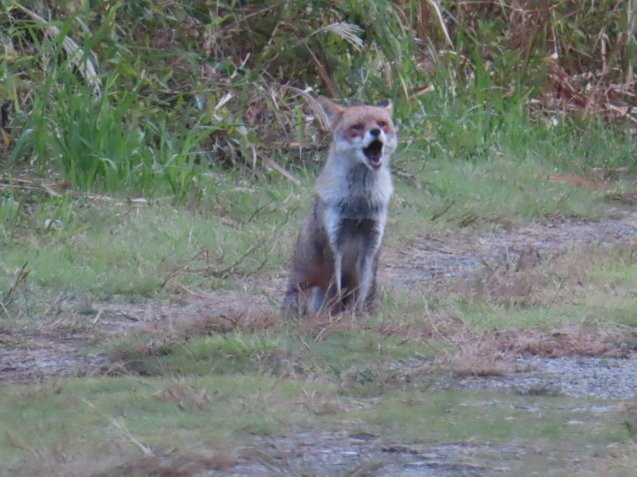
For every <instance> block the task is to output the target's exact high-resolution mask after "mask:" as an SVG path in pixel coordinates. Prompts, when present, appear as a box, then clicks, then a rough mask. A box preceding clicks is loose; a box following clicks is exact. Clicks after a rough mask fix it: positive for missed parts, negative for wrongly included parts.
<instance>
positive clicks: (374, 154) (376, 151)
mask: <svg viewBox="0 0 637 477" xmlns="http://www.w3.org/2000/svg"><path fill="white" fill-rule="evenodd" d="M363 152H364V153H365V156H367V160H368V161H369V164H370V165H371V166H372V167H380V165H381V163H382V155H383V143H382V142H381V141H378V140H376V141H372V142H371V143H370V145H369V146H367V147H366V148H365V149H363Z"/></svg>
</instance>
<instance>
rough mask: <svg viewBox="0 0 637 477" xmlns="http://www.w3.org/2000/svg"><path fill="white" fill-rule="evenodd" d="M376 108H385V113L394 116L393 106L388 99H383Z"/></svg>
mask: <svg viewBox="0 0 637 477" xmlns="http://www.w3.org/2000/svg"><path fill="white" fill-rule="evenodd" d="M376 107H377V108H385V109H386V110H387V112H388V113H389V114H390V116H391V115H392V114H394V105H393V104H392V102H391V101H390V100H388V99H383V100H382V101H381V102H380V103H378V104H377V105H376Z"/></svg>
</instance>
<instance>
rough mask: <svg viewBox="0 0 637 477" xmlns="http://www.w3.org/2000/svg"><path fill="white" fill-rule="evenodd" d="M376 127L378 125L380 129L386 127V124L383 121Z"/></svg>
mask: <svg viewBox="0 0 637 477" xmlns="http://www.w3.org/2000/svg"><path fill="white" fill-rule="evenodd" d="M378 125H379V126H380V127H381V128H384V127H385V126H387V123H386V122H385V121H378Z"/></svg>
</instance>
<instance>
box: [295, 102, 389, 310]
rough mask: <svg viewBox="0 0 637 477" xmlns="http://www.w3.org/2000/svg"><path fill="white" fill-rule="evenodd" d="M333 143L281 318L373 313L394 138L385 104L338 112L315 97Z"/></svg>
mask: <svg viewBox="0 0 637 477" xmlns="http://www.w3.org/2000/svg"><path fill="white" fill-rule="evenodd" d="M318 99H319V102H320V104H321V106H322V107H323V110H324V111H325V113H326V116H327V118H328V121H329V123H330V126H331V129H332V132H333V139H332V144H331V146H330V150H329V155H328V157H327V162H326V164H325V167H324V169H323V171H322V172H321V174H320V176H319V178H318V180H317V181H316V199H315V200H314V204H313V205H312V208H311V209H310V211H309V212H308V214H307V216H306V217H305V221H304V223H303V226H302V228H301V231H300V232H299V235H298V238H297V240H296V246H295V248H294V255H293V257H292V270H291V272H290V281H289V285H288V290H287V293H286V295H285V299H284V301H283V311H284V312H285V313H286V314H287V315H290V316H293V317H299V316H301V315H308V314H310V315H311V314H316V313H319V312H322V311H329V312H331V313H339V312H342V311H344V310H345V309H346V308H348V307H351V306H353V308H354V310H355V312H356V313H360V312H375V311H377V310H378V308H379V307H380V299H379V298H378V296H377V294H376V269H377V267H378V257H379V255H380V246H381V243H382V241H383V233H384V231H385V224H386V223H387V211H388V206H389V200H390V198H391V195H392V193H393V191H394V188H393V185H392V180H391V174H390V170H389V159H390V156H391V154H392V153H393V152H394V151H395V150H396V145H397V142H398V141H397V138H396V131H395V129H394V125H393V124H392V120H391V118H392V112H393V109H392V105H391V103H390V102H389V101H385V102H382V103H380V104H379V105H378V106H353V107H349V108H344V107H341V106H339V105H337V104H336V103H334V102H332V101H331V100H329V99H327V98H325V97H324V96H320V97H319V98H318Z"/></svg>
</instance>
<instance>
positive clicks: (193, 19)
mask: <svg viewBox="0 0 637 477" xmlns="http://www.w3.org/2000/svg"><path fill="white" fill-rule="evenodd" d="M0 9H1V10H0V25H1V26H2V29H1V30H0V31H1V32H2V33H0V35H1V39H2V42H3V45H4V53H3V55H2V60H1V62H0V77H1V78H2V81H0V97H1V98H2V101H3V104H4V106H3V124H2V128H3V129H2V131H3V138H2V139H3V141H2V142H3V144H2V149H0V161H2V164H3V169H4V172H5V174H10V175H11V176H12V177H15V176H17V175H19V174H21V173H22V172H23V171H25V170H30V171H31V173H33V172H37V173H39V174H45V175H46V176H47V177H56V178H57V177H59V180H57V179H56V180H57V182H58V183H59V184H62V186H63V187H71V188H73V189H77V190H93V191H102V192H104V191H108V192H110V193H112V192H115V191H117V190H120V191H124V193H126V194H142V195H148V196H152V195H156V194H158V193H160V192H161V193H166V192H168V193H171V194H173V195H174V196H175V197H177V198H179V197H185V196H187V195H189V194H191V193H194V194H195V196H201V195H202V194H204V195H205V194H206V193H209V192H210V191H211V190H214V188H215V184H217V183H218V182H219V174H221V175H222V176H224V177H227V175H228V174H231V175H232V174H236V173H237V171H239V172H240V173H246V172H247V173H249V174H255V173H258V174H261V173H262V171H264V170H265V171H267V173H268V174H275V175H278V173H279V172H282V173H283V174H284V175H285V176H286V177H290V173H289V172H287V171H286V170H285V169H284V168H286V169H287V170H288V171H292V173H295V171H298V167H301V168H304V167H306V166H307V165H308V164H311V163H312V159H314V153H315V152H316V151H317V150H318V149H320V148H321V146H322V144H323V138H324V134H323V132H322V130H321V128H320V127H317V126H320V125H319V124H317V121H313V118H314V117H315V116H317V115H318V114H320V113H318V112H317V111H316V107H315V103H314V102H313V100H312V97H315V96H316V95H317V94H319V93H321V94H327V95H331V96H333V97H340V98H342V99H344V100H346V101H351V102H372V101H375V100H378V99H380V98H385V97H390V98H391V99H393V100H394V101H395V102H396V103H397V111H398V122H399V123H400V124H401V127H402V129H401V135H402V136H403V139H404V141H405V142H406V144H407V146H406V148H405V150H407V151H418V154H417V155H421V154H420V152H421V151H422V152H423V153H424V155H425V157H428V158H432V159H436V158H442V159H445V160H472V161H473V160H479V161H482V160H488V159H489V158H492V157H493V156H494V154H496V153H502V152H507V151H515V153H516V154H517V155H518V156H519V159H520V160H524V159H526V158H527V155H528V154H536V155H537V156H538V157H543V156H546V155H550V154H553V152H554V151H552V150H550V148H551V147H553V145H555V144H562V145H564V147H566V149H567V150H568V151H570V152H569V153H568V154H567V156H569V157H570V156H571V155H573V154H575V155H578V156H580V157H582V158H583V160H584V162H583V163H582V164H585V165H586V166H588V165H609V164H610V165H615V166H617V165H622V166H626V165H630V164H629V162H631V161H632V160H633V159H632V158H633V157H634V149H633V147H632V146H631V143H632V140H631V138H632V134H633V129H631V126H632V127H633V128H634V125H635V123H636V122H637V119H635V118H636V117H637V115H636V114H635V112H634V111H633V110H632V109H631V108H632V107H633V106H634V103H635V83H634V72H633V69H634V61H635V45H636V32H635V16H636V13H635V6H634V5H633V1H632V0H624V1H619V2H616V1H610V0H602V1H596V2H575V1H555V0H536V1H530V0H529V1H519V0H506V1H504V0H503V1H493V2H471V1H457V0H454V1H451V0H450V1H440V2H438V3H437V2H436V1H435V0H420V1H388V0H373V1H370V2H364V3H361V2H350V1H343V0H337V1H329V2H328V1H324V0H305V1H294V2H289V1H283V0H280V1H277V0H275V1H234V0H232V1H228V2H223V1H218V2H211V1H205V0H183V1H175V0H162V1H158V2H150V1H145V0H135V1H132V2H117V1H110V0H93V1H87V0H84V1H81V0H74V1H73V0H69V1H66V2H49V1H43V0H38V1H25V2H20V3H18V2H4V3H3V4H2V6H1V7H0ZM73 44H74V45H75V47H73ZM432 87H433V89H432ZM591 128H592V129H591ZM592 131H593V132H592ZM593 134H594V135H595V136H597V137H598V139H596V140H595V141H591V140H590V138H591V137H592V136H593ZM617 138H619V140H620V144H619V145H618V146H617V147H614V148H612V149H613V152H612V153H611V154H602V155H603V156H605V158H604V159H603V160H601V162H600V159H599V157H600V154H599V153H598V152H599V149H600V148H601V147H604V146H606V145H607V144H608V141H612V142H613V143H615V141H616V140H617ZM600 139H601V140H600ZM546 144H550V145H551V146H550V147H548V146H546ZM529 145H534V146H535V147H536V149H535V150H532V148H529V147H528V146H529ZM547 147H548V149H547ZM521 150H525V151H528V152H519V151H521ZM573 151H575V152H573ZM553 155H554V156H559V154H553ZM587 158H595V159H591V160H588V159H587ZM567 162H568V160H565V161H563V164H562V165H560V164H561V163H560V158H559V157H557V164H558V168H565V169H568V168H569V166H568V164H567ZM582 164H578V165H576V168H577V167H581V166H582ZM263 166H265V168H264V167H263ZM562 166H563V167H562ZM405 167H407V166H405ZM277 171H279V172H277Z"/></svg>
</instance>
